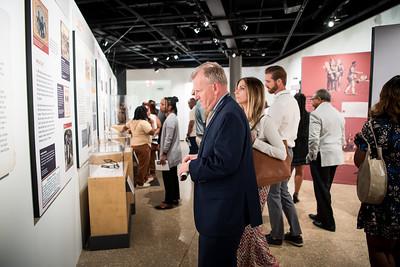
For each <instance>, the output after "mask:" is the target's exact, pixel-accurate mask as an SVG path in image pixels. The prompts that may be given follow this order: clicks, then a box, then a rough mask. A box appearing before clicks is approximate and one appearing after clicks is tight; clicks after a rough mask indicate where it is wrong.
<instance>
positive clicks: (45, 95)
mask: <svg viewBox="0 0 400 267" xmlns="http://www.w3.org/2000/svg"><path fill="white" fill-rule="evenodd" d="M26 4H27V6H28V7H30V8H28V9H27V10H30V12H27V13H26V16H27V18H26V24H27V77H28V104H29V130H30V148H31V168H32V188H33V194H34V195H33V199H34V215H35V217H40V216H41V215H42V214H43V213H44V212H45V211H46V210H47V208H48V207H49V206H50V205H51V203H52V202H53V201H54V199H55V198H56V197H57V196H58V195H59V194H60V192H61V190H62V189H63V188H64V187H65V185H66V184H67V183H68V181H69V180H70V179H71V178H72V176H73V174H74V170H76V168H73V166H74V164H75V163H74V152H73V143H74V137H73V134H72V132H73V129H72V103H73V101H72V100H73V95H74V94H73V88H72V84H71V65H72V64H71V60H72V58H71V51H72V41H71V39H72V32H71V23H70V19H69V18H67V17H65V15H64V13H63V12H62V11H61V10H60V8H59V6H58V5H57V4H56V2H55V1H53V0H27V1H26Z"/></svg>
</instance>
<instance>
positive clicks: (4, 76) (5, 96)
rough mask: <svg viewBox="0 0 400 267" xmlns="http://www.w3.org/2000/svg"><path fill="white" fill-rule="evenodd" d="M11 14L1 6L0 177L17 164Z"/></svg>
mask: <svg viewBox="0 0 400 267" xmlns="http://www.w3.org/2000/svg"><path fill="white" fill-rule="evenodd" d="M10 28H11V25H10V14H8V12H7V11H6V10H4V9H1V8H0V35H1V36H2V41H1V42H0V179H2V178H3V177H5V176H6V175H7V174H8V173H10V172H11V171H12V170H13V169H14V166H15V150H14V140H13V136H14V135H13V133H12V129H13V127H12V125H11V123H12V122H11V116H12V115H13V114H12V111H11V102H12V96H13V91H14V90H15V88H13V84H12V81H13V77H11V76H12V61H11V57H10V55H11V53H10V50H11V45H10V40H11V37H10Z"/></svg>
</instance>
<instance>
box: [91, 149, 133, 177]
mask: <svg viewBox="0 0 400 267" xmlns="http://www.w3.org/2000/svg"><path fill="white" fill-rule="evenodd" d="M124 152H125V145H123V144H121V143H120V142H118V141H107V142H99V143H98V144H96V145H94V146H93V147H92V151H91V153H90V156H89V176H90V177H116V176H124V169H125V162H126V159H124V156H125V153H124Z"/></svg>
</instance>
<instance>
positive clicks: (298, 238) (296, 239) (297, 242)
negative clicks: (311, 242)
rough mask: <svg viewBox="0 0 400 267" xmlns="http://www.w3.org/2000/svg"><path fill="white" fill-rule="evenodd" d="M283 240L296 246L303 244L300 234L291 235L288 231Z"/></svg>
mask: <svg viewBox="0 0 400 267" xmlns="http://www.w3.org/2000/svg"><path fill="white" fill-rule="evenodd" d="M284 239H285V241H286V242H288V243H289V244H291V245H293V246H296V247H302V246H303V238H302V237H301V235H297V236H293V235H291V234H290V233H286V234H285V237H284Z"/></svg>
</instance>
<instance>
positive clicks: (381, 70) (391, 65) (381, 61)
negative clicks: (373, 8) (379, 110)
mask: <svg viewBox="0 0 400 267" xmlns="http://www.w3.org/2000/svg"><path fill="white" fill-rule="evenodd" d="M399 44H400V24H395V25H386V26H379V27H374V28H372V49H371V51H372V68H371V80H372V83H371V98H370V101H369V104H370V106H373V105H375V104H376V103H377V102H378V100H379V94H380V93H381V90H382V87H383V85H384V84H385V83H386V82H387V81H389V80H390V79H391V78H392V77H393V76H395V75H400V68H399V62H400V49H399Z"/></svg>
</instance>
